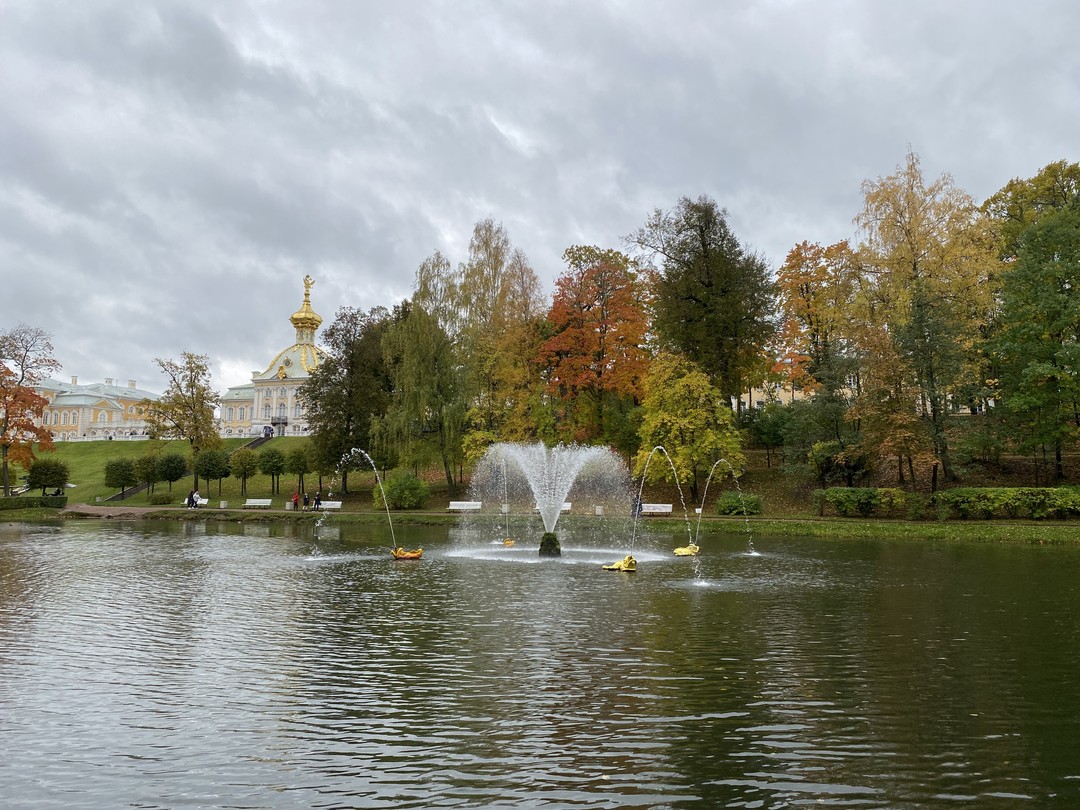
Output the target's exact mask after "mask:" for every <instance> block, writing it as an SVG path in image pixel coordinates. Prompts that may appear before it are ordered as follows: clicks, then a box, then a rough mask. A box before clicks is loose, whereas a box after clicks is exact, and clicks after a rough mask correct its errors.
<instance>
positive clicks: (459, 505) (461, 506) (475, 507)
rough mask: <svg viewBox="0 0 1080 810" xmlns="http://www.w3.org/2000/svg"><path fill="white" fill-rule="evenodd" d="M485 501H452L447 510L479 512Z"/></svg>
mask: <svg viewBox="0 0 1080 810" xmlns="http://www.w3.org/2000/svg"><path fill="white" fill-rule="evenodd" d="M483 505H484V502H483V501H450V505H449V506H448V507H446V511H447V512H479V511H480V507H481V506H483Z"/></svg>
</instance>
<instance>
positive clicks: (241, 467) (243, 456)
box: [229, 447, 259, 497]
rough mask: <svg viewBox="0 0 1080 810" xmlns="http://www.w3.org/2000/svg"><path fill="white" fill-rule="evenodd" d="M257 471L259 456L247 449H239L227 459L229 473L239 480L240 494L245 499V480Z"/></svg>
mask: <svg viewBox="0 0 1080 810" xmlns="http://www.w3.org/2000/svg"><path fill="white" fill-rule="evenodd" d="M258 471H259V454H258V453H256V452H255V451H254V450H252V449H251V448H249V447H241V448H240V449H238V450H236V451H234V452H233V454H232V456H230V457H229V472H230V473H232V476H233V478H239V479H240V494H241V495H242V496H244V497H247V480H248V479H249V478H251V476H253V475H255V473H257V472H258Z"/></svg>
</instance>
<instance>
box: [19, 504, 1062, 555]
mask: <svg viewBox="0 0 1080 810" xmlns="http://www.w3.org/2000/svg"><path fill="white" fill-rule="evenodd" d="M326 514H327V513H319V512H293V511H291V510H288V511H286V510H277V509H274V510H267V509H258V510H253V509H239V508H238V509H214V508H207V507H204V508H201V509H195V510H191V509H179V508H166V509H162V508H160V507H152V506H103V505H100V504H94V505H92V504H72V505H69V506H67V507H64V508H63V509H58V510H52V509H35V510H13V511H12V513H9V514H8V515H7V516H3V517H0V519H2V520H3V521H4V522H5V523H18V522H38V521H43V520H92V519H101V520H173V521H191V520H200V521H222V522H229V523H267V522H280V523H315V522H317V521H319V520H320V519H322V518H323V517H324V516H325V515H326ZM329 515H330V520H331V521H332V522H334V523H339V524H353V525H362V524H366V523H382V522H383V521H385V520H386V519H387V518H386V513H385V512H375V511H371V512H332V513H329ZM460 518H461V516H460V515H459V514H457V513H452V512H442V511H438V512H436V511H409V512H394V513H391V520H392V521H393V522H394V523H396V524H402V525H407V524H412V525H418V524H419V525H442V524H447V523H457V521H459V520H460ZM644 522H645V524H647V525H649V526H652V527H654V529H661V530H671V531H673V532H682V531H683V530H685V527H686V520H684V519H683V518H667V517H664V518H657V517H650V518H645V519H644ZM690 523H691V525H692V526H693V527H694V528H695V531H696V527H697V522H696V516H695V517H693V518H690ZM701 532H702V533H703V534H717V533H724V534H729V533H742V534H749V535H750V536H751V538H753V537H754V536H755V535H756V536H761V537H785V538H815V539H828V538H863V539H867V540H881V541H896V540H900V541H911V542H917V541H921V542H981V543H1024V544H1035V545H1080V525H1077V524H1076V523H1069V522H1063V521H1058V522H1050V521H1042V522H1039V521H1027V522H1022V521H1009V522H1005V521H993V520H983V521H950V522H936V521H927V522H912V521H906V520H897V519H878V520H867V519H860V518H832V517H829V518H819V517H811V516H806V517H803V516H793V517H782V518H780V517H762V516H753V517H748V518H743V517H732V516H704V517H702V518H701Z"/></svg>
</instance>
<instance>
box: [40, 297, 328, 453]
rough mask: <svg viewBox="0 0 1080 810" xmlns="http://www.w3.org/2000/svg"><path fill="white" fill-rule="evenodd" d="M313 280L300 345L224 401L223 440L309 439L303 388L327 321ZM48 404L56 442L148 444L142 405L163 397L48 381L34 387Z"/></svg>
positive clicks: (300, 315)
mask: <svg viewBox="0 0 1080 810" xmlns="http://www.w3.org/2000/svg"><path fill="white" fill-rule="evenodd" d="M314 283H315V282H314V281H313V280H312V278H311V276H305V277H304V301H303V304H301V306H300V309H298V310H297V311H296V312H294V313H293V314H292V315H291V316H290V317H289V320H290V321H291V323H292V325H293V328H294V329H295V330H296V339H295V342H294V343H293V344H292V345H291V346H288V347H286V348H284V349H282V350H281V351H280V352H278V353H277V354H276V355H275V356H274V359H273V360H271V361H270V363H269V365H267V366H266V368H265V369H263V370H262V371H253V372H252V373H251V381H250V382H248V383H245V384H244V385H239V386H235V387H233V388H230V389H228V390H227V391H226V392H225V393H224V394H222V396H221V405H220V408H219V411H218V415H217V416H218V420H217V421H218V432H219V433H220V435H221V436H222V437H223V438H238V437H240V438H245V437H258V436H262V435H267V434H269V433H270V432H271V431H272V432H273V435H275V436H306V435H307V434H308V431H309V426H308V421H307V409H306V407H305V406H304V403H303V402H302V401H301V399H300V388H301V386H302V385H303V384H304V383H305V382H306V381H307V379H308V377H309V376H310V375H311V372H312V371H314V370H315V368H316V367H317V366H318V365H319V360H320V358H321V357H322V355H323V351H322V349H320V348H319V347H318V346H316V345H315V332H316V331H317V330H318V328H319V326H320V324H322V318H321V317H320V316H319V315H318V314H317V313H316V312H315V311H314V310H313V309H312V308H311V287H312V286H313V285H314ZM35 390H36V391H37V393H38V394H39V395H41V396H43V397H45V399H46V400H47V401H48V404H47V405H46V406H45V409H44V411H43V413H42V417H41V425H42V426H43V427H47V428H48V429H49V430H50V431H51V432H52V434H53V439H54V441H61V442H67V441H98V440H101V439H126V440H133V439H145V438H146V437H147V427H148V426H147V424H146V421H145V419H144V418H143V407H144V406H143V402H144V401H145V400H148V399H149V400H156V399H158V398H159V396H160V394H156V393H153V392H151V391H145V390H143V389H141V388H139V387H138V386H136V384H135V381H134V380H128V383H127V385H126V386H121V385H116V384H114V381H113V380H111V379H107V380H105V382H104V383H91V384H89V385H86V384H80V383H79V380H78V378H77V377H72V378H71V382H70V383H64V382H60V381H57V380H45V381H44V382H42V383H40V384H38V385H37V386H35Z"/></svg>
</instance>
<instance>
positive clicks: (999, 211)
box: [982, 160, 1080, 259]
mask: <svg viewBox="0 0 1080 810" xmlns="http://www.w3.org/2000/svg"><path fill="white" fill-rule="evenodd" d="M1077 197H1080V163H1067V162H1066V161H1064V160H1059V161H1057V162H1055V163H1050V164H1048V165H1046V166H1044V167H1043V168H1042V169H1040V170H1039V172H1038V174H1036V175H1035V176H1034V177H1032V178H1030V179H1028V180H1021V179H1020V178H1014V179H1013V180H1010V181H1009V182H1008V183H1006V184H1005V186H1004V187H1003V188H1002V189H1001V190H1000V191H998V192H997V193H996V194H994V195H993V196H991V197H990V198H989V199H988V200H987V201H986V202H984V203H983V204H982V211H983V212H984V213H986V214H988V215H989V216H990V217H992V218H993V219H994V220H995V221H996V222H997V224H998V228H999V231H1000V234H1001V257H1002V258H1003V259H1014V258H1016V256H1017V255H1018V254H1019V252H1020V241H1021V239H1022V237H1023V235H1024V232H1025V231H1026V230H1027V229H1028V228H1030V227H1031V226H1032V225H1034V224H1035V223H1036V222H1037V221H1038V220H1039V219H1041V218H1042V217H1043V216H1044V215H1045V214H1048V213H1053V212H1055V211H1059V210H1061V209H1063V208H1066V207H1067V206H1068V205H1069V204H1070V203H1071V202H1072V201H1073V200H1075V199H1076V198H1077Z"/></svg>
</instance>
